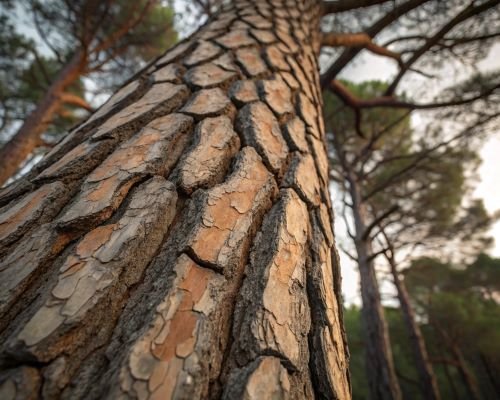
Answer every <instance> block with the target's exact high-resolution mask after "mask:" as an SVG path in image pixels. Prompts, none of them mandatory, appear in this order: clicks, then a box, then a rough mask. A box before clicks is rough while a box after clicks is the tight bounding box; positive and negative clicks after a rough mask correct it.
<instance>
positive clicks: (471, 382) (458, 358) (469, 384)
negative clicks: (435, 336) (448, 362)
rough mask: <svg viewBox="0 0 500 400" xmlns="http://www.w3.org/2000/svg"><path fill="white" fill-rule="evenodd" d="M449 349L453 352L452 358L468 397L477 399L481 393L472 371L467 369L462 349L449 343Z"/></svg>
mask: <svg viewBox="0 0 500 400" xmlns="http://www.w3.org/2000/svg"><path fill="white" fill-rule="evenodd" d="M450 351H451V353H452V354H453V358H454V360H455V362H456V363H457V369H458V372H459V373H460V376H461V377H462V382H463V384H464V386H465V388H466V390H467V394H468V398H469V399H471V400H479V399H481V398H482V396H481V393H480V391H479V387H478V385H477V381H476V378H475V377H474V375H473V373H472V372H471V371H470V370H469V367H468V366H467V361H466V360H465V357H464V355H463V353H462V350H460V348H459V347H458V346H457V345H455V344H452V345H450Z"/></svg>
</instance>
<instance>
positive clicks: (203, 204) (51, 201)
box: [0, 0, 350, 399]
mask: <svg viewBox="0 0 500 400" xmlns="http://www.w3.org/2000/svg"><path fill="white" fill-rule="evenodd" d="M319 18H320V7H319V4H318V3H317V2H316V1H313V0H287V1H284V0H283V1H270V0H269V1H259V2H255V1H250V0H247V1H243V0H240V1H235V2H230V4H228V5H226V6H225V8H224V9H223V10H222V12H220V13H218V14H217V15H216V16H215V17H214V19H212V20H210V21H209V22H208V23H207V24H206V25H205V26H204V27H202V28H201V29H200V30H199V31H198V32H197V33H195V34H194V36H192V37H191V38H190V39H188V40H186V41H184V42H182V43H180V44H178V45H177V46H176V47H175V48H173V49H172V50H170V51H169V52H167V53H166V54H165V55H164V56H163V57H161V58H160V59H158V60H157V61H156V62H155V63H154V65H152V66H151V67H150V68H148V70H147V71H146V72H145V73H142V74H140V75H139V77H138V78H137V79H136V80H135V81H132V82H131V83H130V84H128V85H127V86H125V87H124V88H122V89H121V90H120V91H119V92H118V93H116V94H115V95H114V96H112V98H111V99H110V100H109V101H108V102H107V103H106V104H105V105H104V106H103V107H102V108H101V109H100V110H98V111H97V113H96V114H94V115H93V116H92V117H91V118H90V119H89V120H88V121H87V122H86V123H84V124H83V125H81V126H80V127H78V128H77V129H76V130H75V131H73V132H71V133H70V134H69V135H68V136H67V137H66V138H65V139H64V140H63V141H62V142H61V143H60V144H58V145H57V146H56V147H55V148H54V149H52V151H51V152H50V153H49V154H48V155H47V156H46V158H45V159H44V160H43V161H42V163H41V164H40V165H39V166H38V167H36V168H35V169H34V170H33V171H32V172H31V173H30V174H29V175H28V177H27V178H26V179H24V180H23V181H21V182H18V183H15V184H13V185H11V186H10V187H8V188H6V189H5V190H4V191H3V192H2V194H0V202H1V204H6V205H5V207H4V208H3V209H1V210H0V211H2V213H1V214H0V254H3V256H2V258H1V259H0V260H1V266H0V296H1V301H0V324H1V326H0V330H1V332H2V333H1V336H0V343H2V344H3V345H2V347H1V358H0V366H1V368H2V373H1V378H0V398H14V397H15V396H18V397H22V398H50V399H53V398H71V399H83V398H84V399H97V398H99V399H101V398H109V399H115V398H140V399H145V398H155V399H156V398H161V399H207V398H214V399H215V398H223V399H239V398H242V399H268V398H273V399H306V398H307V399H309V398H317V399H349V398H350V386H349V376H348V368H347V362H348V355H347V349H346V344H345V343H346V342H345V335H344V328H343V322H342V304H341V300H340V293H341V289H340V275H339V266H338V260H337V256H336V251H335V247H334V237H333V233H332V220H333V215H332V211H331V205H330V200H329V193H328V163H327V157H326V152H325V133H324V130H323V125H322V115H321V92H320V88H319V76H318V66H317V57H318V53H319V32H318V28H319V25H320V24H319Z"/></svg>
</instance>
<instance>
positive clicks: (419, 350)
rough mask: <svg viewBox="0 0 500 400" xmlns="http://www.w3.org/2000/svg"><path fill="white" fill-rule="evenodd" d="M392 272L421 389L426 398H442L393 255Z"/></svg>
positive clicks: (391, 259) (430, 399)
mask: <svg viewBox="0 0 500 400" xmlns="http://www.w3.org/2000/svg"><path fill="white" fill-rule="evenodd" d="M388 261H389V264H390V267H391V273H392V277H393V280H394V285H395V286H396V290H397V294H398V300H399V304H400V307H401V312H402V314H403V319H404V321H405V324H406V329H407V330H408V336H409V338H410V343H411V345H412V349H413V355H414V357H415V366H416V368H417V371H418V375H419V377H420V389H421V391H422V395H423V398H424V399H429V400H434V399H435V400H437V399H440V395H439V389H438V385H437V381H436V376H435V375H434V371H433V369H432V365H431V363H430V361H429V356H428V354H427V349H426V347H425V342H424V337H423V335H422V332H421V331H420V327H419V325H418V324H417V322H416V320H415V313H414V311H413V306H412V305H411V303H410V297H409V295H408V291H407V290H406V284H405V282H404V280H402V279H401V278H400V276H399V274H398V271H397V268H396V264H395V262H394V259H393V258H392V257H389V258H388Z"/></svg>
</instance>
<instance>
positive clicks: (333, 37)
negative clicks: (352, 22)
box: [321, 32, 402, 65]
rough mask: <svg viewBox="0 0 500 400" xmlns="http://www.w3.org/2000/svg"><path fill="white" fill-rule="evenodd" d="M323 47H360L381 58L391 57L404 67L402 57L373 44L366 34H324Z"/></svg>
mask: <svg viewBox="0 0 500 400" xmlns="http://www.w3.org/2000/svg"><path fill="white" fill-rule="evenodd" d="M321 45H322V46H329V47H360V48H364V49H366V50H369V51H371V52H372V53H374V54H378V55H380V56H384V57H389V58H392V59H394V60H396V61H397V63H398V64H400V65H402V60H401V55H400V54H398V53H395V52H394V51H391V50H389V49H388V48H386V47H382V46H379V45H378V44H375V43H373V41H372V38H371V37H370V36H369V35H368V34H366V33H363V32H361V33H333V32H329V33H323V36H322V38H321Z"/></svg>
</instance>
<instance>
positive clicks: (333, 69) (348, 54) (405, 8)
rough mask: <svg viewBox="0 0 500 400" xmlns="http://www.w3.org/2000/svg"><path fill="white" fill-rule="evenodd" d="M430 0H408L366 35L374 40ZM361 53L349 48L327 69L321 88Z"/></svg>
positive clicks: (378, 21)
mask: <svg viewBox="0 0 500 400" xmlns="http://www.w3.org/2000/svg"><path fill="white" fill-rule="evenodd" d="M428 1H430V0H408V1H406V2H405V3H403V4H401V5H399V6H397V7H394V8H393V9H392V10H391V11H389V12H388V13H386V14H385V15H384V16H383V17H382V18H380V19H379V20H377V22H375V23H374V24H373V25H372V26H370V27H369V28H368V29H366V31H365V33H366V34H367V35H368V36H370V37H371V38H372V39H373V38H374V37H375V36H376V35H377V34H379V33H380V32H381V31H383V30H384V29H385V28H387V27H388V26H389V25H391V24H392V23H393V22H394V21H396V20H398V19H399V18H400V17H401V16H402V15H404V14H406V13H408V12H410V11H411V10H413V9H415V8H417V7H419V6H421V5H422V4H424V3H426V2H428ZM359 52H360V49H358V48H348V49H346V50H344V52H343V53H342V54H341V55H340V56H339V57H338V58H337V60H336V61H335V62H334V63H333V64H332V65H331V66H330V67H329V68H328V69H327V71H326V72H325V73H324V74H323V75H322V76H321V87H322V88H326V87H328V85H329V84H330V82H331V81H332V80H333V78H335V77H336V76H337V75H338V73H339V72H340V71H342V69H344V67H345V66H346V65H347V64H349V62H350V61H351V60H352V59H353V58H354V57H356V55H357V54H358V53H359Z"/></svg>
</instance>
